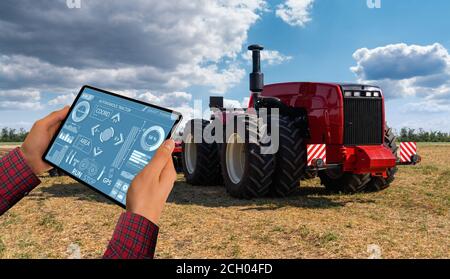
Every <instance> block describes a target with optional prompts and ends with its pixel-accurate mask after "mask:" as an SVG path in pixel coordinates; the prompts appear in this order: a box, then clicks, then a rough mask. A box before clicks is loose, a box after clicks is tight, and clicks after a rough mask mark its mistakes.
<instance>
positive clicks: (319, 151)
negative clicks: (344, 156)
mask: <svg viewBox="0 0 450 279" xmlns="http://www.w3.org/2000/svg"><path fill="white" fill-rule="evenodd" d="M306 150H307V156H308V159H307V160H308V166H311V165H312V161H313V160H314V159H322V160H323V162H324V163H325V164H326V163H327V148H326V144H308V146H307V149H306Z"/></svg>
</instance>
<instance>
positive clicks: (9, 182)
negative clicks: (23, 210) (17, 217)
mask: <svg viewBox="0 0 450 279" xmlns="http://www.w3.org/2000/svg"><path fill="white" fill-rule="evenodd" d="M39 183H41V181H40V180H39V178H38V177H37V176H36V175H35V174H34V173H33V171H32V170H31V168H30V167H29V166H28V165H27V163H26V162H25V160H24V159H23V156H22V152H21V151H20V148H16V149H14V150H12V151H10V152H9V153H8V154H6V155H5V156H3V157H2V158H0V215H2V214H3V213H5V212H6V211H7V210H8V209H10V208H11V207H12V206H13V205H15V204H16V203H17V202H18V201H20V200H21V199H22V198H23V197H24V196H26V195H27V194H28V193H29V192H30V191H31V190H33V189H34V188H35V187H36V186H37V185H39Z"/></svg>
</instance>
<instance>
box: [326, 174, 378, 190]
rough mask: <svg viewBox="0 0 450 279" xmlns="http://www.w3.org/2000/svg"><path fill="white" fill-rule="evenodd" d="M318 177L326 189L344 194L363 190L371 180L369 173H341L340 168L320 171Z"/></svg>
mask: <svg viewBox="0 0 450 279" xmlns="http://www.w3.org/2000/svg"><path fill="white" fill-rule="evenodd" d="M319 177H320V182H321V184H322V185H324V186H325V188H326V189H327V190H328V191H330V192H334V193H338V192H342V193H346V194H355V193H361V192H365V191H366V189H367V187H368V185H369V183H370V181H371V177H370V173H367V174H352V173H342V172H341V171H340V170H333V171H331V170H326V171H320V172H319Z"/></svg>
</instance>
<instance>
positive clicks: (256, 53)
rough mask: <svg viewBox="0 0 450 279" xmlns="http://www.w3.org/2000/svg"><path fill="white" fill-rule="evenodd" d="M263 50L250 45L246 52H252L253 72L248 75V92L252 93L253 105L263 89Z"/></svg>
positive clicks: (260, 47) (257, 46) (258, 46)
mask: <svg viewBox="0 0 450 279" xmlns="http://www.w3.org/2000/svg"><path fill="white" fill-rule="evenodd" d="M263 49H264V47H263V46H261V45H251V46H249V47H248V50H250V51H251V52H252V62H253V70H252V72H251V73H250V92H252V97H253V101H254V104H255V105H256V103H257V100H258V98H259V95H260V94H261V92H262V91H263V87H264V74H263V73H262V72H261V50H263Z"/></svg>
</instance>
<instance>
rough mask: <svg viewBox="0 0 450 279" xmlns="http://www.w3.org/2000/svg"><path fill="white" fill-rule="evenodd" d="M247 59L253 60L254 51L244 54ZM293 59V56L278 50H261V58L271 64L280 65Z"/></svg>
mask: <svg viewBox="0 0 450 279" xmlns="http://www.w3.org/2000/svg"><path fill="white" fill-rule="evenodd" d="M242 57H243V58H244V59H245V60H246V61H252V52H251V51H247V52H245V53H244V54H242ZM291 59H292V56H287V55H284V54H282V53H280V52H279V51H277V50H264V51H262V52H261V60H262V61H265V62H267V64H269V65H279V64H282V63H284V62H287V61H289V60H291Z"/></svg>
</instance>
